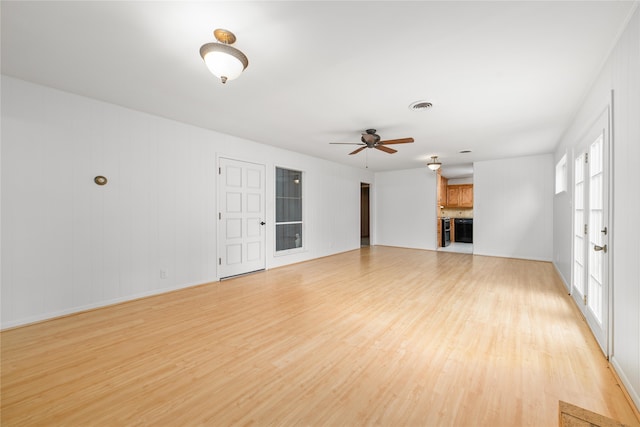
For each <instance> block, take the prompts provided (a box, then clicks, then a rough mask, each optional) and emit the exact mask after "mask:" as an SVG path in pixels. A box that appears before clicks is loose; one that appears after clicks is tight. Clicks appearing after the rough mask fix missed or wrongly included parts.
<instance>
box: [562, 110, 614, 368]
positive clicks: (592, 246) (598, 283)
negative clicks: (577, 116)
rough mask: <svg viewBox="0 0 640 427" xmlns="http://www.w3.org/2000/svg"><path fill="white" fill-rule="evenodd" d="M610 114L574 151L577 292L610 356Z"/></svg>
mask: <svg viewBox="0 0 640 427" xmlns="http://www.w3.org/2000/svg"><path fill="white" fill-rule="evenodd" d="M608 195H609V114H608V110H607V111H606V112H605V113H604V114H603V115H602V116H601V117H600V118H599V119H598V121H597V123H596V124H595V125H594V127H593V128H592V129H591V130H590V132H588V134H587V136H586V137H585V140H584V143H583V144H582V145H581V146H580V147H579V148H578V149H577V151H576V155H575V156H574V219H573V223H574V225H573V241H574V246H573V253H574V255H573V279H572V290H571V294H572V295H573V297H574V298H575V300H576V303H577V304H578V307H580V310H581V311H582V313H583V314H584V316H585V318H586V319H587V323H588V324H589V327H590V328H591V330H592V331H593V334H594V336H595V337H596V340H597V341H598V343H599V344H600V347H601V348H602V350H603V351H604V353H605V355H606V356H609V351H608V350H609V349H608V331H609V280H608V276H609V254H608V236H609V231H610V230H609V197H608Z"/></svg>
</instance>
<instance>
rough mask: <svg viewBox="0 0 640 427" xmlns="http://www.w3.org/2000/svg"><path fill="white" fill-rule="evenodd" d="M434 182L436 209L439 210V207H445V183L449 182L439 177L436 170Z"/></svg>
mask: <svg viewBox="0 0 640 427" xmlns="http://www.w3.org/2000/svg"><path fill="white" fill-rule="evenodd" d="M436 181H437V186H438V189H437V190H438V208H440V206H446V205H447V181H449V180H448V179H447V178H445V177H443V176H442V175H440V170H438V176H437V179H436Z"/></svg>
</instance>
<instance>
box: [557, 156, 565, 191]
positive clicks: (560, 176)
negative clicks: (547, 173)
mask: <svg viewBox="0 0 640 427" xmlns="http://www.w3.org/2000/svg"><path fill="white" fill-rule="evenodd" d="M563 191H567V155H566V154H565V155H564V156H562V158H561V159H560V161H559V162H558V163H557V164H556V194H558V193H562V192H563Z"/></svg>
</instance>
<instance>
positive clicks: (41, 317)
mask: <svg viewBox="0 0 640 427" xmlns="http://www.w3.org/2000/svg"><path fill="white" fill-rule="evenodd" d="M217 281H218V278H217V277H216V278H215V279H212V280H209V281H205V282H198V283H186V284H181V285H176V286H171V287H168V288H161V289H154V290H151V291H147V292H142V293H139V294H133V295H127V296H123V297H118V298H113V299H110V300H106V301H99V302H96V303H92V304H86V305H82V306H77V307H69V308H66V309H64V310H57V311H53V312H49V313H42V314H38V315H35V316H29V317H24V318H22V319H17V320H11V321H9V322H4V323H2V325H0V331H5V330H7V329H14V328H20V327H22V326H27V325H32V324H34V323H40V322H46V321H48V320H54V319H58V318H61V317H66V316H72V315H74V314H79V313H85V312H87V311H92V310H97V309H100V308H103V307H108V306H111V305H116V304H122V303H125V302H129V301H135V300H138V299H142V298H148V297H151V296H154V295H160V294H166V293H169V292H175V291H179V290H181V289H185V288H191V287H194V286H200V285H205V284H208V283H212V282H217Z"/></svg>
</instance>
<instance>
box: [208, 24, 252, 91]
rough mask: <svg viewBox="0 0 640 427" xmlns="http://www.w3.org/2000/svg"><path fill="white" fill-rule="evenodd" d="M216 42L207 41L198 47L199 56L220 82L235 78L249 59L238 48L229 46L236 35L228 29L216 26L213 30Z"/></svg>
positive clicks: (233, 41) (246, 65)
mask: <svg viewBox="0 0 640 427" xmlns="http://www.w3.org/2000/svg"><path fill="white" fill-rule="evenodd" d="M213 35H214V36H215V38H216V40H218V43H207V44H204V45H202V47H200V56H201V57H202V59H203V60H204V62H205V64H206V65H207V68H209V71H211V73H212V74H213V75H214V76H216V77H218V78H219V79H220V80H221V81H222V83H223V84H224V83H226V82H227V80H233V79H236V78H238V77H239V76H240V74H242V72H243V71H244V70H245V69H246V68H247V67H248V66H249V60H248V59H247V57H246V55H245V54H244V53H242V52H241V51H240V50H238V49H236V48H235V47H233V46H231V45H232V44H233V43H235V41H236V36H235V35H234V34H233V33H232V32H231V31H228V30H223V29H220V28H218V29H217V30H215V31H214V32H213Z"/></svg>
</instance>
